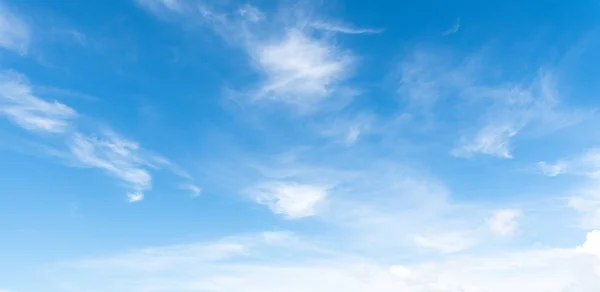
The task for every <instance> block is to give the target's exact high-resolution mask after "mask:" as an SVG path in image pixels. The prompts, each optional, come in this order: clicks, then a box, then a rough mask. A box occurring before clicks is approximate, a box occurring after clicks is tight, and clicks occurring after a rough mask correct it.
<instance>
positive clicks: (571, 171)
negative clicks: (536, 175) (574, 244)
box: [537, 148, 600, 228]
mask: <svg viewBox="0 0 600 292" xmlns="http://www.w3.org/2000/svg"><path fill="white" fill-rule="evenodd" d="M537 166H538V167H539V169H540V171H541V172H543V173H544V174H545V175H547V176H551V177H555V176H559V175H574V176H581V177H584V178H585V179H584V180H583V181H578V182H577V183H576V184H575V186H574V187H572V189H571V190H570V191H569V194H568V195H567V197H568V201H569V206H571V207H572V208H573V209H575V210H576V211H578V212H579V213H580V215H581V227H582V228H600V149H598V148H592V149H588V150H586V151H584V152H583V153H582V154H579V155H577V156H574V157H571V158H566V159H562V160H558V161H557V162H554V163H548V162H539V163H538V164H537Z"/></svg>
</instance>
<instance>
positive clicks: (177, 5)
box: [135, 0, 186, 13]
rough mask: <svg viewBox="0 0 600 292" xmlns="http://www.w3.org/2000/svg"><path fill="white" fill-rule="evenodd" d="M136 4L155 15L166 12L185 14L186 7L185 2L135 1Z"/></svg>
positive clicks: (170, 0) (172, 0) (174, 0)
mask: <svg viewBox="0 0 600 292" xmlns="http://www.w3.org/2000/svg"><path fill="white" fill-rule="evenodd" d="M135 2H137V3H138V4H139V5H140V6H142V7H144V8H146V9H148V10H150V11H152V12H154V13H162V12H163V11H165V10H167V11H171V12H183V9H184V8H185V6H186V5H185V3H184V2H185V0H184V1H181V0H135Z"/></svg>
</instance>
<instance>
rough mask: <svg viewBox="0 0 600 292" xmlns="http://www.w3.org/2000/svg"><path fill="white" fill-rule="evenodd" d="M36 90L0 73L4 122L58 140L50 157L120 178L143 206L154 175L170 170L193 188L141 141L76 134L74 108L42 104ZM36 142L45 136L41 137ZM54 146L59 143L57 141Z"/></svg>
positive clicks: (10, 74) (13, 75) (18, 77)
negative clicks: (140, 142)
mask: <svg viewBox="0 0 600 292" xmlns="http://www.w3.org/2000/svg"><path fill="white" fill-rule="evenodd" d="M32 88H34V87H33V86H32V85H30V84H29V82H28V80H27V78H26V77H25V76H23V75H22V74H19V73H16V72H13V71H3V72H0V117H6V118H7V119H9V120H10V121H12V122H14V123H15V124H16V125H18V126H20V127H22V128H24V129H26V130H28V131H31V132H34V133H38V134H39V133H51V134H54V136H53V138H59V140H57V141H62V142H63V143H64V145H59V146H57V145H54V147H59V148H57V149H54V150H53V151H52V153H51V154H52V156H57V157H60V158H62V159H64V160H67V161H68V162H69V163H70V164H72V163H75V164H77V165H79V166H84V167H94V168H99V169H103V170H104V171H106V172H108V173H110V174H111V175H113V176H114V177H117V178H119V179H120V180H121V181H122V182H123V183H125V185H126V187H127V188H129V189H130V194H129V195H128V200H129V201H130V202H134V201H140V200H141V199H142V198H143V192H144V191H146V190H149V189H150V188H151V180H152V178H151V174H150V173H151V170H158V169H161V168H166V169H168V170H170V171H171V172H172V173H174V174H176V175H177V176H179V177H182V178H184V179H185V180H186V181H188V184H189V183H190V181H191V177H190V176H189V174H187V173H186V172H185V171H183V170H182V169H181V168H180V167H178V166H177V165H175V164H173V163H171V162H170V161H169V160H167V159H166V158H164V157H161V156H158V155H155V154H152V153H149V152H148V151H146V150H144V149H142V148H141V147H140V145H139V144H138V143H137V142H132V141H129V140H126V139H124V138H122V137H119V136H118V135H117V134H116V133H114V132H111V131H103V132H102V134H100V135H98V134H84V133H82V132H80V131H78V130H77V125H76V123H75V118H76V117H77V116H78V113H77V112H76V111H75V110H74V109H72V108H70V107H68V106H67V105H65V104H62V103H59V102H58V101H48V100H44V99H42V98H40V97H38V96H37V95H36V94H35V92H34V91H33V89H32ZM59 92H60V91H59ZM38 138H39V139H42V140H44V139H45V138H47V137H46V136H41V135H38ZM42 142H44V141H42ZM52 143H53V144H56V140H52ZM61 147H66V150H65V149H63V148H61Z"/></svg>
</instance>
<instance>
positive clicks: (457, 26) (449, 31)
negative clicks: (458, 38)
mask: <svg viewBox="0 0 600 292" xmlns="http://www.w3.org/2000/svg"><path fill="white" fill-rule="evenodd" d="M459 29H460V18H459V19H457V20H456V23H455V24H454V25H453V26H452V27H451V28H449V29H447V30H445V31H444V32H442V35H443V36H447V35H451V34H455V33H457V32H458V30H459Z"/></svg>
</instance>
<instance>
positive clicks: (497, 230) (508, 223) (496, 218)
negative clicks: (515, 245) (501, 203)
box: [487, 209, 522, 236]
mask: <svg viewBox="0 0 600 292" xmlns="http://www.w3.org/2000/svg"><path fill="white" fill-rule="evenodd" d="M521 214H522V213H521V211H520V210H514V209H506V210H497V211H495V212H494V214H493V215H492V216H491V217H490V218H488V219H487V224H488V227H489V228H490V230H491V231H492V232H493V233H494V234H496V235H498V236H509V235H513V234H515V232H517V230H518V229H519V222H517V219H518V218H519V217H520V216H521Z"/></svg>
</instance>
